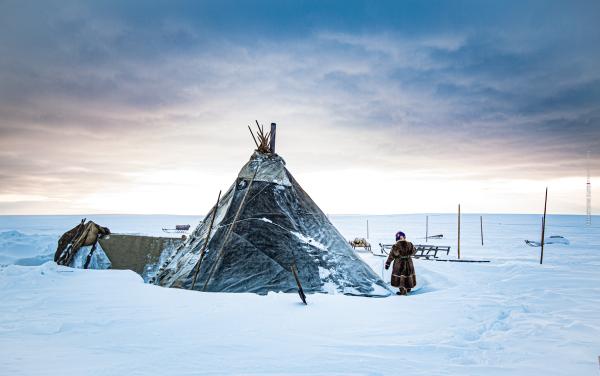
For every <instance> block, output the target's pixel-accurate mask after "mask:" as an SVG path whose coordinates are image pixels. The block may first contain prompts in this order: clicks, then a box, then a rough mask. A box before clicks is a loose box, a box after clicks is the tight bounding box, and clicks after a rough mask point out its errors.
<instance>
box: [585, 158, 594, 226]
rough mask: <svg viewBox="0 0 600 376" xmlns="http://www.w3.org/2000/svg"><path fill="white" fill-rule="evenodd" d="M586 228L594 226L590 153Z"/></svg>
mask: <svg viewBox="0 0 600 376" xmlns="http://www.w3.org/2000/svg"><path fill="white" fill-rule="evenodd" d="M585 204H586V205H585V207H586V213H585V214H586V218H585V224H586V226H591V225H592V183H591V181H590V152H589V151H588V152H587V191H586V194H585Z"/></svg>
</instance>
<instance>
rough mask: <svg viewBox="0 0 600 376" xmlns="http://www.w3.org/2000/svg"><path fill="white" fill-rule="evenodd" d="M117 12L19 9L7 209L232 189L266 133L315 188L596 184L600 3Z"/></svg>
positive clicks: (5, 20)
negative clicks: (357, 178) (173, 174)
mask: <svg viewBox="0 0 600 376" xmlns="http://www.w3.org/2000/svg"><path fill="white" fill-rule="evenodd" d="M106 4H108V3H105V4H98V3H79V2H73V3H62V2H61V3H53V2H48V3H45V4H41V5H40V4H27V3H25V6H18V5H19V4H16V3H11V2H7V3H4V5H3V8H5V9H4V12H1V13H2V14H3V15H2V16H0V24H1V25H2V26H0V31H1V32H0V118H1V119H2V122H1V123H0V135H1V138H0V150H2V151H1V152H0V155H1V156H2V161H1V162H0V179H1V181H2V184H1V186H0V194H1V195H6V196H5V197H13V198H14V197H17V196H15V195H22V196H19V197H30V198H31V197H47V198H48V199H47V200H46V204H45V205H47V207H51V208H52V210H54V209H55V208H56V207H60V205H64V206H65V210H74V209H69V205H70V204H69V203H68V202H69V200H71V201H74V200H78V199H79V198H81V197H84V196H86V195H95V196H94V197H100V196H101V195H102V194H103V192H108V191H111V192H114V191H118V190H120V189H121V190H123V191H124V190H132V189H133V190H134V191H135V187H139V186H141V185H142V184H145V185H148V186H154V187H159V186H160V184H159V183H158V182H157V181H156V180H152V179H150V180H146V181H140V179H139V176H140V174H141V175H143V174H147V175H148V176H154V175H152V173H153V171H158V172H161V173H160V174H159V175H156V176H158V177H161V176H162V177H164V176H167V175H165V174H164V173H163V172H164V171H169V170H173V169H180V170H182V171H200V172H201V173H202V174H203V176H205V178H208V177H209V176H212V178H214V179H216V180H218V181H220V182H223V184H227V183H225V182H227V181H229V180H231V178H232V177H233V176H234V175H235V172H236V171H237V169H238V168H239V167H240V165H241V163H242V162H243V161H244V160H245V159H246V158H247V155H248V154H249V152H250V149H251V143H250V142H249V138H248V135H247V130H246V129H245V126H246V124H248V123H250V122H252V121H253V119H255V118H257V119H259V120H261V121H263V122H267V123H268V122H269V121H271V120H275V121H277V122H278V123H279V124H280V127H282V128H281V131H280V132H279V134H280V140H279V143H280V146H279V147H278V149H279V150H281V151H282V153H283V154H284V156H285V157H286V159H287V160H288V162H289V165H290V166H294V169H296V170H297V171H298V172H299V173H300V174H305V173H306V174H312V173H316V174H317V175H318V174H320V173H324V174H334V175H335V174H341V172H340V171H342V170H347V169H348V168H351V169H355V170H357V171H358V170H361V171H362V170H369V171H375V175H376V176H380V177H385V176H390V175H393V176H396V175H397V174H399V173H400V171H401V173H402V174H409V175H411V176H412V177H414V179H415V181H418V179H422V180H427V179H437V181H444V179H459V180H461V181H464V182H471V183H472V184H475V185H474V187H475V186H476V183H477V182H482V181H487V180H489V179H493V178H494V179H506V180H507V181H508V180H510V179H545V180H551V179H556V178H558V177H578V176H581V175H582V174H583V172H584V170H583V166H584V161H583V158H584V156H585V152H586V151H587V150H591V152H592V166H593V169H597V167H598V166H599V165H600V155H599V154H598V150H600V124H599V114H600V94H599V93H600V69H599V68H598V66H597V63H596V62H597V61H598V58H599V57H600V56H599V55H600V48H598V47H597V43H596V41H597V37H598V36H599V34H600V31H599V30H598V29H599V28H598V27H597V26H595V22H594V20H593V17H590V16H589V12H590V11H592V10H593V9H594V8H596V7H597V5H595V4H594V3H593V2H590V3H578V4H576V5H573V6H567V5H565V6H563V7H558V6H546V5H545V4H540V3H535V2H533V3H530V4H526V5H523V4H521V3H513V4H510V6H507V7H502V9H493V7H492V9H487V8H486V7H487V5H486V6H484V5H479V4H478V3H470V2H466V3H464V4H463V7H465V8H466V9H470V10H471V12H467V14H461V15H459V14H458V13H456V12H453V11H452V10H451V9H450V10H449V9H447V8H448V7H449V5H447V4H446V5H444V4H442V5H440V7H439V9H438V8H436V7H432V6H431V5H424V4H420V3H410V2H408V3H406V4H404V5H401V6H400V5H395V4H387V5H386V4H380V5H379V6H373V5H371V4H369V3H363V2H350V3H348V4H347V6H345V7H339V6H336V7H333V8H331V7H329V6H327V5H323V6H321V7H320V8H318V9H317V10H314V9H312V7H308V6H302V5H298V4H296V5H290V4H287V5H286V4H283V5H277V4H275V5H274V4H273V3H269V2H265V3H257V4H256V9H253V7H252V6H249V5H248V4H238V5H237V6H233V5H232V4H229V3H225V4H223V5H221V6H215V5H212V4H208V3H202V4H200V5H199V4H197V3H195V2H190V3H186V2H184V3H182V4H180V5H179V7H173V6H172V5H170V4H167V3H161V2H158V3H156V4H155V5H153V6H144V4H142V5H140V4H137V5H135V6H132V5H129V4H121V3H118V4H109V5H106ZM238 6H239V7H241V8H244V9H237V7H238ZM40 7H41V8H44V9H39V8H40ZM484 8H486V9H484ZM267 10H269V12H270V13H269V12H266V11H267ZM448 12H450V13H448ZM536 12H538V13H536ZM446 14H450V16H448V17H447V16H446ZM534 15H535V20H536V22H537V24H536V25H533V26H531V20H532V17H534ZM556 25H562V27H563V28H561V29H560V30H559V29H557V27H556ZM575 25H577V27H566V26H575ZM565 27H566V28H565ZM315 176H316V175H315ZM340 176H341V175H340ZM136 177H138V178H136ZM181 179H184V178H181ZM300 180H301V179H300ZM196 183H199V182H198V181H196ZM189 184H192V183H189ZM188 187H189V185H188ZM157 189H158V188H157ZM186 189H187V188H186ZM376 190H377V187H376V186H374V187H373V188H372V189H371V191H370V194H375V192H376ZM115 194H117V193H115ZM155 194H157V195H160V192H159V191H158V190H157V191H156V193H155ZM11 195H12V196H11ZM99 195H100V196H99ZM111 195H112V196H111V197H114V194H111ZM106 197H108V196H106ZM163 198H164V197H163ZM328 199H331V197H327V196H326V195H325V196H324V200H328ZM424 199H425V198H423V200H424ZM53 200H54V201H53ZM57 200H58V201H57ZM61 200H62V201H61ZM212 200H213V198H212V196H211V197H210V198H206V199H204V198H200V201H201V203H202V205H204V206H206V207H208V205H210V202H212ZM15 201H17V200H15ZM92 201H93V200H87V201H86V200H83V201H82V202H84V204H82V205H88V204H89V203H90V202H92ZM53 202H54V203H55V202H60V204H56V205H54V204H52V203H53ZM86 202H87V203H88V204H85V203H86ZM3 205H4V206H3ZM181 205H185V204H184V203H181ZM202 205H200V206H201V207H199V209H198V210H203V208H204V209H205V208H206V207H204V206H202ZM17 207H18V205H17V206H15V205H13V204H11V205H10V206H7V204H0V211H5V212H10V211H13V210H17V209H15V208H17ZM23 207H24V208H25V206H23ZM26 207H27V208H29V209H27V210H30V209H31V208H32V207H34V205H33V204H28V205H27V206H26ZM139 207H140V206H139V205H138V206H136V208H139ZM88 209H89V207H88ZM77 210H86V207H85V206H82V207H79V208H78V209H77ZM107 210H118V208H116V207H115V208H113V209H107ZM177 210H181V207H178V208H177V209H176V211H177Z"/></svg>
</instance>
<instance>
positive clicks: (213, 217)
mask: <svg viewBox="0 0 600 376" xmlns="http://www.w3.org/2000/svg"><path fill="white" fill-rule="evenodd" d="M220 200H221V191H219V196H218V197H217V203H216V204H215V208H214V210H213V212H212V217H211V218H210V225H209V226H208V233H207V234H206V240H205V241H204V244H203V245H202V250H201V251H200V258H198V262H197V263H196V265H195V267H194V279H193V280H192V287H191V288H190V290H193V289H194V286H195V285H196V278H198V272H200V267H201V266H202V260H203V259H204V255H206V247H208V241H209V240H210V233H211V232H212V228H213V224H214V223H215V217H216V216H217V210H219V201H220Z"/></svg>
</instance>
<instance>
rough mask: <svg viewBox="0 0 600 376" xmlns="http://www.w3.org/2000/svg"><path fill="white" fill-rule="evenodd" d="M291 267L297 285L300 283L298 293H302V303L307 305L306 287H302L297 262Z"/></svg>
mask: <svg viewBox="0 0 600 376" xmlns="http://www.w3.org/2000/svg"><path fill="white" fill-rule="evenodd" d="M291 269H292V274H293V275H294V279H295V280H296V285H298V295H300V299H301V300H302V303H304V305H307V303H306V295H305V294H304V289H303V288H302V284H301V283H300V277H299V276H298V270H297V269H296V264H295V263H294V264H292V266H291Z"/></svg>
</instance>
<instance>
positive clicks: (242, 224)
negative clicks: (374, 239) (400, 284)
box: [155, 132, 391, 296]
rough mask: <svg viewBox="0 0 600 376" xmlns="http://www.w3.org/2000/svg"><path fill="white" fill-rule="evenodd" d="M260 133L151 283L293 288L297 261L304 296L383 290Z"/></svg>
mask: <svg viewBox="0 0 600 376" xmlns="http://www.w3.org/2000/svg"><path fill="white" fill-rule="evenodd" d="M264 137H265V136H264V133H263V132H260V133H259V138H260V144H259V142H256V144H257V146H258V150H257V151H255V153H254V154H253V155H252V157H251V158H250V161H249V162H248V163H247V164H246V165H245V166H244V167H243V168H242V170H241V171H240V173H239V175H238V177H237V179H236V180H235V182H234V184H233V185H232V186H231V187H230V189H229V190H228V191H227V192H226V193H225V194H224V195H223V197H222V198H221V199H220V201H219V203H218V205H216V206H215V207H214V208H213V209H212V210H211V211H210V212H209V214H208V215H207V216H206V219H205V221H204V222H203V223H202V224H200V225H199V226H198V227H197V228H196V229H195V230H194V232H193V233H192V234H191V235H190V237H189V238H188V240H187V241H186V242H185V243H184V244H183V245H182V246H181V247H180V248H179V249H178V250H177V251H176V252H174V253H173V254H172V255H170V256H169V257H168V258H167V259H168V261H167V262H166V263H165V264H164V265H163V266H162V267H161V272H160V273H159V274H158V275H157V278H156V282H155V283H156V284H159V285H162V286H166V287H177V288H185V289H191V288H193V289H195V290H203V291H214V292H254V293H258V294H267V293H268V292H269V291H274V292H296V291H298V285H297V281H296V280H295V279H296V278H295V275H294V273H293V271H292V266H295V267H296V268H297V270H296V271H297V273H296V274H297V275H298V278H299V280H301V281H302V292H303V293H305V294H308V293H315V292H329V293H334V292H338V293H344V294H349V295H363V296H389V295H390V293H391V292H390V290H389V288H388V287H387V286H386V284H385V282H384V281H383V280H381V278H379V277H378V276H377V274H375V273H374V272H373V270H372V269H371V268H370V267H369V266H368V265H366V264H365V263H364V262H363V261H362V260H361V259H360V258H359V257H358V256H357V255H356V254H355V252H354V251H353V250H352V248H351V247H350V245H349V244H348V243H347V241H346V240H345V239H344V238H343V237H342V236H341V234H340V233H339V232H338V231H337V230H336V229H335V227H334V226H333V225H332V224H331V223H330V222H329V220H328V219H327V216H326V215H325V214H324V213H323V212H322V211H321V210H320V209H319V207H318V206H317V205H316V204H315V203H314V202H313V201H312V199H311V198H310V197H309V196H308V194H306V192H304V190H303V189H302V188H301V187H300V185H299V184H298V183H297V182H296V181H295V180H294V178H293V177H292V175H291V174H290V173H289V171H288V170H287V169H286V168H285V162H284V161H283V159H282V158H281V157H279V156H278V155H277V154H274V153H270V152H263V151H264V150H267V151H270V148H268V147H266V146H268V143H267V142H266V140H265V139H264ZM263 146H265V147H263ZM213 216H214V218H215V219H214V224H213V228H214V230H212V231H211V232H209V227H210V223H212V222H213V221H212V220H211V218H212V217H213ZM205 244H206V246H205ZM205 247H206V249H205V250H204V248H205ZM202 254H204V256H203V258H202ZM201 258H202V262H199V261H200V259H201ZM196 266H197V270H196ZM194 278H196V283H194Z"/></svg>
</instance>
